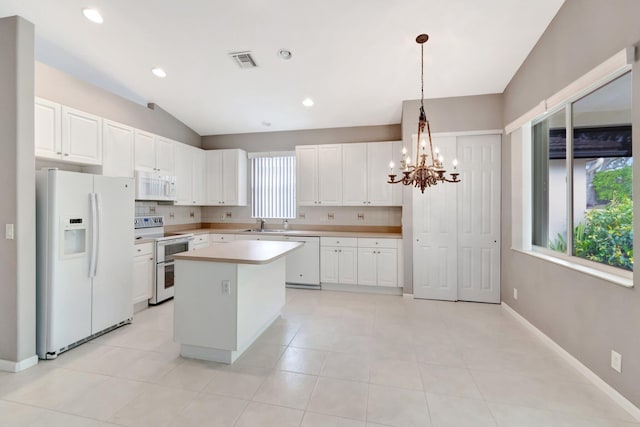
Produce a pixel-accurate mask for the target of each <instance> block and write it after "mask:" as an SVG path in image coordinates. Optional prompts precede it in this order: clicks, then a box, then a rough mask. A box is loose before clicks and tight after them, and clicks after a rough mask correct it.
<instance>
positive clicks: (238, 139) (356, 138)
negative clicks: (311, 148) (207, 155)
mask: <svg viewBox="0 0 640 427" xmlns="http://www.w3.org/2000/svg"><path fill="white" fill-rule="evenodd" d="M400 138H401V132H400V125H382V126H356V127H347V128H331V129H308V130H293V131H282V132H260V133H242V134H231V135H210V136H203V137H202V148H204V149H205V150H213V149H223V148H242V149H243V150H246V151H249V152H260V151H288V150H293V148H294V147H295V146H296V145H315V144H343V143H350V142H376V141H398V140H399V139H400Z"/></svg>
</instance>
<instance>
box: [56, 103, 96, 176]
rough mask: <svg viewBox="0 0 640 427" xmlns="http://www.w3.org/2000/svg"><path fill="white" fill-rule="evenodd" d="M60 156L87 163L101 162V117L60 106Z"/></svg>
mask: <svg viewBox="0 0 640 427" xmlns="http://www.w3.org/2000/svg"><path fill="white" fill-rule="evenodd" d="M62 158H63V160H66V161H70V162H76V163H82V164H87V165H100V164H102V119H101V118H100V117H98V116H94V115H93V114H89V113H85V112H84V111H79V110H75V109H73V108H69V107H65V106H63V107H62Z"/></svg>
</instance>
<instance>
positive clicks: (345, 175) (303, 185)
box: [296, 141, 402, 206]
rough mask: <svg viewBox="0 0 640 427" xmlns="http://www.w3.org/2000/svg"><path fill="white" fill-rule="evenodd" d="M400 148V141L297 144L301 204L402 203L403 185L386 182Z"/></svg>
mask: <svg viewBox="0 0 640 427" xmlns="http://www.w3.org/2000/svg"><path fill="white" fill-rule="evenodd" d="M401 149H402V142H401V141H394V142H366V143H352V144H326V145H303V146H298V147H296V163H297V181H296V185H297V188H298V190H297V199H298V205H300V206H319V205H320V206H322V205H324V206H363V205H364V206H402V185H392V184H388V183H387V180H388V175H389V161H391V160H393V161H394V163H395V164H396V165H399V164H400V160H401V157H402V154H401V153H402V152H401ZM396 170H397V169H396Z"/></svg>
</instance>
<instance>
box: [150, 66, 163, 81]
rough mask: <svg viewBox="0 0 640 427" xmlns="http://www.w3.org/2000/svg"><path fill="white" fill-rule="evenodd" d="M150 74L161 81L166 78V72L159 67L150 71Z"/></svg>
mask: <svg viewBox="0 0 640 427" xmlns="http://www.w3.org/2000/svg"><path fill="white" fill-rule="evenodd" d="M151 72H152V73H153V74H155V76H156V77H159V78H161V79H164V78H165V77H167V72H166V71H164V70H163V69H162V68H160V67H156V68H153V69H151Z"/></svg>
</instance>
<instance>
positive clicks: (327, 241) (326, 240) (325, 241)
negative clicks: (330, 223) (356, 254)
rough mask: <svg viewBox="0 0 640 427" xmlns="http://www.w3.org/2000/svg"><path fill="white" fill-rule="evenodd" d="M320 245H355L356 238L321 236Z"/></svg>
mask: <svg viewBox="0 0 640 427" xmlns="http://www.w3.org/2000/svg"><path fill="white" fill-rule="evenodd" d="M320 246H349V247H354V248H355V247H357V246H358V239H356V238H355V237H321V238H320Z"/></svg>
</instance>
